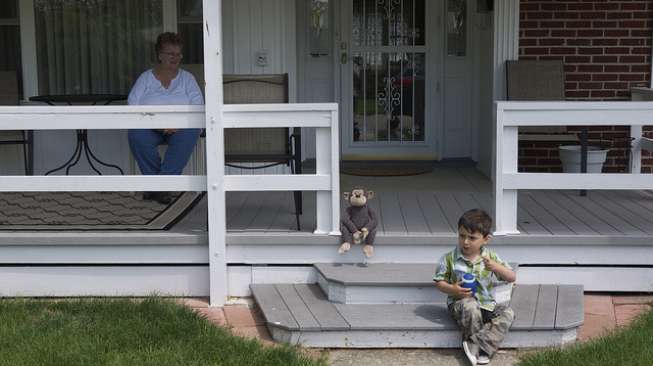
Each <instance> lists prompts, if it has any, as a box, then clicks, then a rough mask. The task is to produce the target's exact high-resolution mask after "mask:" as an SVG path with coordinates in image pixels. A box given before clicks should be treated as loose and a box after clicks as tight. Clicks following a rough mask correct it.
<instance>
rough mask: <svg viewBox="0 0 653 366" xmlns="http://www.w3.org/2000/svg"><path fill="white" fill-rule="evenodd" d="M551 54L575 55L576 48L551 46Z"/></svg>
mask: <svg viewBox="0 0 653 366" xmlns="http://www.w3.org/2000/svg"><path fill="white" fill-rule="evenodd" d="M551 54H552V55H575V54H576V48H574V47H552V48H551Z"/></svg>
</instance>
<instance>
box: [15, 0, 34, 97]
mask: <svg viewBox="0 0 653 366" xmlns="http://www.w3.org/2000/svg"><path fill="white" fill-rule="evenodd" d="M18 6H19V9H18V13H19V14H18V16H19V19H20V25H19V26H20V53H21V62H22V69H23V96H22V97H23V99H24V100H28V99H29V97H33V96H35V95H39V80H38V67H37V63H36V20H35V18H34V16H35V14H34V0H21V1H19V2H18Z"/></svg>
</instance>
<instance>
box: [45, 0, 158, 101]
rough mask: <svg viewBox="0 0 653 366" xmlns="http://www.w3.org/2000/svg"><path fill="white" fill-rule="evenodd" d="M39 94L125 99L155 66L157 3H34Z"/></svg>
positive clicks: (69, 0)
mask: <svg viewBox="0 0 653 366" xmlns="http://www.w3.org/2000/svg"><path fill="white" fill-rule="evenodd" d="M34 8H35V13H36V46H37V54H38V72H39V92H40V93H41V94H82V93H119V94H126V93H128V92H129V90H130V89H131V86H132V85H133V83H134V81H135V80H136V78H137V77H138V75H140V73H142V72H143V71H144V70H146V69H148V68H150V67H151V66H152V63H153V62H154V60H155V58H154V51H153V49H154V42H155V40H156V37H157V35H158V34H159V33H161V32H162V29H163V27H162V23H163V21H162V20H163V14H162V5H161V0H111V1H106V0H67V1H47V0H35V2H34Z"/></svg>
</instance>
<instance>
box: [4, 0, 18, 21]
mask: <svg viewBox="0 0 653 366" xmlns="http://www.w3.org/2000/svg"><path fill="white" fill-rule="evenodd" d="M16 18H18V1H16V0H14V1H12V0H2V1H0V19H16Z"/></svg>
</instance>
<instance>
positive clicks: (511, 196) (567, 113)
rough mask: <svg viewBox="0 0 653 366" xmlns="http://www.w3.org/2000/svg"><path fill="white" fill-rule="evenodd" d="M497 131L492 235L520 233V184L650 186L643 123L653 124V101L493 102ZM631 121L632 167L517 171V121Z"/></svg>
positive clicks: (652, 182)
mask: <svg viewBox="0 0 653 366" xmlns="http://www.w3.org/2000/svg"><path fill="white" fill-rule="evenodd" d="M495 116H496V130H495V133H496V136H495V149H494V154H495V156H494V158H495V159H494V171H493V185H494V194H495V212H494V215H495V235H509V234H519V230H518V229H517V193H518V191H519V190H520V189H600V190H616V189H623V190H629V189H630V190H634V189H646V188H650V187H653V175H648V174H646V175H642V174H640V170H641V149H642V148H643V147H644V148H647V147H650V146H653V145H652V144H651V142H650V139H647V138H645V137H643V136H642V127H643V126H645V125H653V102H518V101H511V102H504V101H499V102H495ZM569 125H571V126H630V127H631V137H632V139H633V144H632V147H631V154H630V156H631V158H632V159H631V164H630V171H631V172H630V173H625V174H577V173H519V172H518V169H517V168H518V158H519V156H518V151H519V150H518V139H519V138H518V129H519V127H520V126H569Z"/></svg>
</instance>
